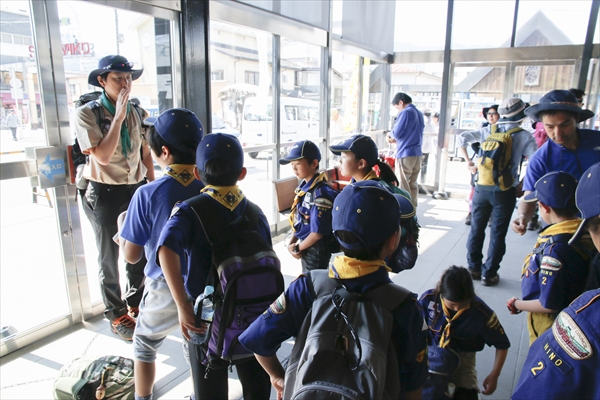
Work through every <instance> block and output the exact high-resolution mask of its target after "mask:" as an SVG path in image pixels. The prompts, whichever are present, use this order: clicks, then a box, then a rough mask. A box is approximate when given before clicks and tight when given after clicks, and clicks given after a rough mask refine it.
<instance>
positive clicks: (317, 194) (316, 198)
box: [294, 175, 337, 240]
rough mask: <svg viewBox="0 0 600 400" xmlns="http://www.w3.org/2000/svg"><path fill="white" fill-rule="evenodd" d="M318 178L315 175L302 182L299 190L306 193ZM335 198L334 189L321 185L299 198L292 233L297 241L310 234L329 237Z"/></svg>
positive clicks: (335, 192) (324, 184)
mask: <svg viewBox="0 0 600 400" xmlns="http://www.w3.org/2000/svg"><path fill="white" fill-rule="evenodd" d="M318 176H319V175H315V176H314V177H313V178H312V179H311V180H309V181H308V182H306V181H302V183H300V186H298V187H299V189H300V190H301V191H307V190H308V189H309V188H310V186H311V185H312V183H313V181H314V180H315V179H316V178H317V177H318ZM336 196H337V191H336V190H335V189H333V188H331V186H329V185H327V184H326V183H322V184H317V186H316V188H315V189H313V190H312V191H310V192H307V193H306V194H305V195H304V196H302V197H301V198H300V200H299V203H298V208H297V210H296V213H295V214H296V215H294V231H295V233H296V237H297V238H298V239H300V240H304V239H306V237H307V236H308V235H310V233H311V232H315V233H321V234H322V235H324V236H327V235H329V236H331V234H332V230H331V209H332V207H333V200H334V199H335V197H336Z"/></svg>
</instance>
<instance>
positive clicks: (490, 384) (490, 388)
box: [481, 374, 498, 395]
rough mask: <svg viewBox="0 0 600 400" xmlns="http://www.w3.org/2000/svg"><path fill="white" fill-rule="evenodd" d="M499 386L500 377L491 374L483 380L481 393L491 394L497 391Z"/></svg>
mask: <svg viewBox="0 0 600 400" xmlns="http://www.w3.org/2000/svg"><path fill="white" fill-rule="evenodd" d="M497 386H498V377H497V376H494V375H492V374H490V375H488V376H487V377H486V378H485V379H484V381H483V391H482V392H481V394H485V395H490V394H492V393H494V392H495V391H496V387H497Z"/></svg>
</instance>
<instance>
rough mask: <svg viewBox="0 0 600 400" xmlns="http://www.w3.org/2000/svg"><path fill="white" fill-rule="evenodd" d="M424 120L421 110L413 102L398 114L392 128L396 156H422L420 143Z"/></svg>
mask: <svg viewBox="0 0 600 400" xmlns="http://www.w3.org/2000/svg"><path fill="white" fill-rule="evenodd" d="M424 129H425V121H424V119H423V114H421V111H419V110H417V108H416V107H415V106H414V104H412V103H411V104H409V105H408V106H406V108H405V109H404V110H402V111H401V112H400V114H399V115H398V119H397V120H396V124H395V125H394V128H393V129H392V137H393V138H394V139H396V158H404V157H413V156H422V155H423V152H422V150H421V143H422V141H423V130H424Z"/></svg>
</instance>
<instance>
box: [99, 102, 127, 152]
mask: <svg viewBox="0 0 600 400" xmlns="http://www.w3.org/2000/svg"><path fill="white" fill-rule="evenodd" d="M100 101H101V102H102V105H103V106H104V108H106V109H107V110H108V112H109V113H111V114H112V115H113V116H114V115H115V113H116V112H117V110H116V108H115V106H113V103H112V102H111V101H110V100H109V99H108V96H106V92H105V91H102V95H100ZM130 111H131V106H130V104H129V102H127V115H126V116H125V121H123V123H122V124H121V149H122V151H123V157H125V158H127V153H128V152H130V151H131V138H130V137H129V129H127V117H129V112H130Z"/></svg>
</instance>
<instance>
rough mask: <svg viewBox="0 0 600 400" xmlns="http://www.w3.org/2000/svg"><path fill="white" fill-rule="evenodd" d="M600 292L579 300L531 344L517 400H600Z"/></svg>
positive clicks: (516, 393) (586, 293)
mask: <svg viewBox="0 0 600 400" xmlns="http://www.w3.org/2000/svg"><path fill="white" fill-rule="evenodd" d="M599 376H600V289H594V290H590V291H588V292H585V293H583V294H582V295H581V296H579V297H578V298H577V299H575V300H574V301H573V302H572V303H571V304H570V305H569V307H567V308H565V309H564V310H563V311H562V312H561V313H560V314H558V316H557V317H556V320H555V321H554V324H553V325H552V329H548V330H547V331H546V332H544V333H542V335H541V336H540V337H539V338H538V339H537V340H536V341H535V342H533V344H532V345H531V347H530V348H529V354H527V359H526V360H525V364H524V365H523V370H522V371H521V378H520V379H519V383H518V384H517V387H516V388H515V392H514V393H513V395H512V398H513V399H527V400H529V399H600V379H598V378H599Z"/></svg>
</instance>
